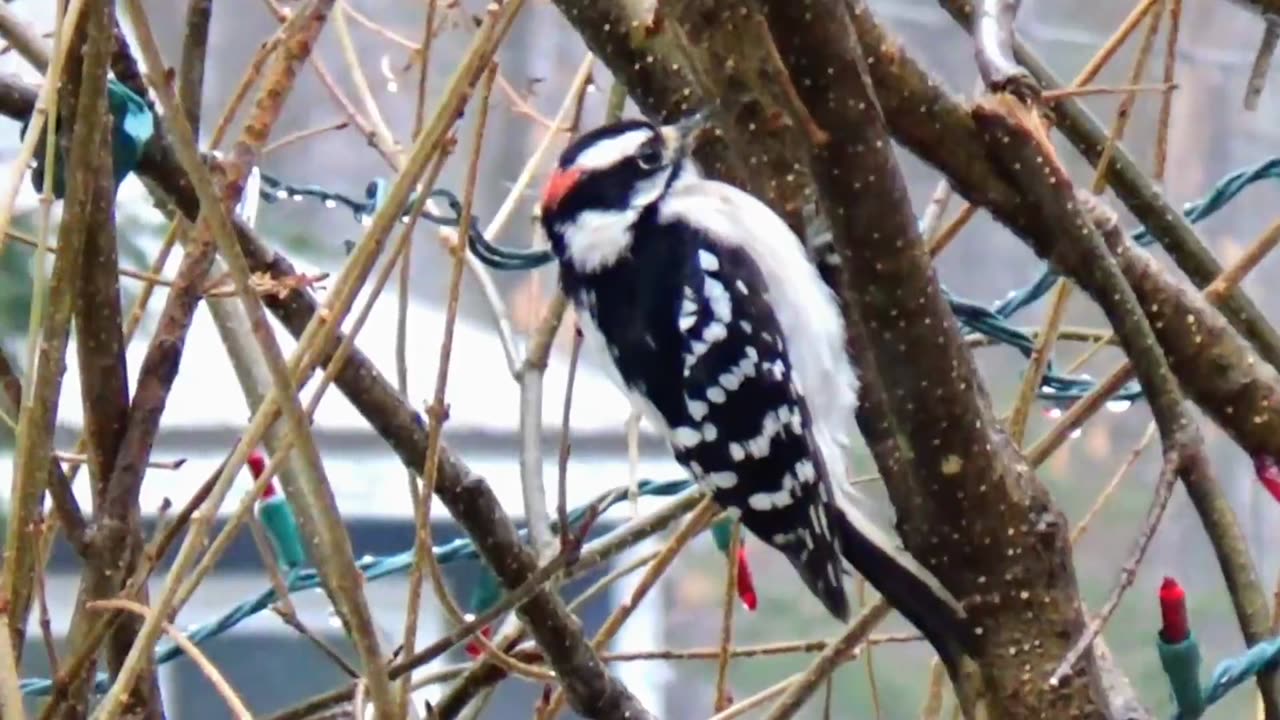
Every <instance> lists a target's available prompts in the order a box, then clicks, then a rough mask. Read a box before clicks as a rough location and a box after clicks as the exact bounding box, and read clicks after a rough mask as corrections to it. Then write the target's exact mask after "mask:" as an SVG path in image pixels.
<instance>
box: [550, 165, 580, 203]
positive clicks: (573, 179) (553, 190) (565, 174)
mask: <svg viewBox="0 0 1280 720" xmlns="http://www.w3.org/2000/svg"><path fill="white" fill-rule="evenodd" d="M581 177H582V170H579V169H578V168H568V169H561V168H556V169H555V170H554V171H552V173H551V178H550V179H549V180H547V187H546V188H545V189H543V191H542V212H544V213H546V212H548V211H550V210H555V209H556V205H559V204H560V201H561V200H563V199H564V196H565V195H568V194H569V191H570V190H572V189H573V186H574V185H577V184H578V180H579V178H581Z"/></svg>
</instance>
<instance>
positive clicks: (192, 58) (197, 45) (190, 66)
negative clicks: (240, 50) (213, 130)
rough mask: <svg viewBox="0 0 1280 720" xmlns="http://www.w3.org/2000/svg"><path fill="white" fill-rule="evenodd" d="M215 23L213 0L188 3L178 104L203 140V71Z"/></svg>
mask: <svg viewBox="0 0 1280 720" xmlns="http://www.w3.org/2000/svg"><path fill="white" fill-rule="evenodd" d="M212 20H213V0H187V20H186V26H187V31H186V33H184V34H183V36H182V60H181V61H180V62H179V65H178V102H179V104H181V105H182V110H183V112H185V113H186V114H187V125H190V126H191V134H192V135H194V136H196V137H197V138H198V137H200V112H201V106H202V104H203V102H204V71H205V63H206V59H207V56H208V54H209V26H210V25H211V24H212ZM263 152H266V151H265V150H264V151H263Z"/></svg>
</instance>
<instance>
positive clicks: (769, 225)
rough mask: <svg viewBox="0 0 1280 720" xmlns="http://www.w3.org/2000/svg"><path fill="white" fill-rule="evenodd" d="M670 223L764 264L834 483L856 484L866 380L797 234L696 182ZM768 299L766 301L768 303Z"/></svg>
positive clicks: (670, 202) (677, 189) (748, 199)
mask: <svg viewBox="0 0 1280 720" xmlns="http://www.w3.org/2000/svg"><path fill="white" fill-rule="evenodd" d="M662 214H663V217H664V218H666V219H670V220H680V221H681V222H684V223H687V224H689V225H691V226H693V227H695V228H700V229H702V230H703V231H704V232H703V236H704V237H705V238H707V242H710V243H713V244H714V245H716V246H717V247H720V248H723V249H724V250H726V251H734V250H736V251H738V252H743V253H745V254H747V255H748V256H749V257H752V258H756V260H757V261H758V263H757V264H758V266H759V274H760V277H761V279H762V281H763V286H764V288H765V291H766V292H765V293H763V294H761V295H759V297H760V298H761V299H762V303H764V304H767V305H769V306H771V307H772V311H773V312H774V314H775V317H776V319H777V323H778V326H779V329H780V330H781V332H782V334H783V336H784V337H785V339H786V343H787V345H788V347H789V355H790V358H791V362H792V371H793V373H794V377H795V380H796V384H797V385H799V387H800V389H801V392H802V393H803V394H804V395H806V396H807V397H808V400H809V409H810V411H811V412H812V413H813V418H814V433H815V437H816V439H817V440H818V442H819V443H820V445H821V446H822V448H823V455H824V458H825V460H826V462H827V465H828V468H829V469H830V471H831V476H832V477H833V478H836V479H838V480H839V481H841V482H842V483H843V482H845V481H847V480H848V479H849V460H850V441H851V439H852V438H853V437H856V435H857V428H856V425H855V422H854V413H855V411H856V410H857V404H858V397H857V392H858V379H857V375H856V374H855V373H854V369H853V365H852V364H851V363H850V361H849V355H848V350H847V348H846V347H845V337H846V336H845V327H844V318H843V317H842V316H841V314H840V307H839V304H838V303H837V302H836V299H835V295H834V293H832V291H831V289H830V288H829V287H827V285H826V283H824V282H823V281H822V278H821V276H819V275H818V271H817V268H815V267H814V265H813V263H812V262H811V261H810V260H809V257H808V255H807V254H806V252H805V249H804V245H803V243H801V241H800V239H799V238H797V237H796V234H795V233H794V232H792V231H791V228H790V227H788V226H787V224H786V223H785V222H783V221H782V219H781V218H780V217H778V215H777V214H776V213H774V212H773V211H772V210H770V209H769V207H768V206H767V205H765V204H764V203H762V202H761V201H760V200H758V199H757V198H756V197H755V196H753V195H751V194H750V193H747V192H744V191H743V190H740V189H738V188H736V187H734V186H732V185H729V184H727V183H722V182H718V181H715V180H708V179H704V178H696V179H693V180H690V181H687V182H679V183H676V184H675V186H674V187H673V188H672V190H671V192H670V194H669V195H668V196H667V198H666V199H665V201H664V203H663V206H662ZM766 297H767V298H768V299H767V300H765V298H766Z"/></svg>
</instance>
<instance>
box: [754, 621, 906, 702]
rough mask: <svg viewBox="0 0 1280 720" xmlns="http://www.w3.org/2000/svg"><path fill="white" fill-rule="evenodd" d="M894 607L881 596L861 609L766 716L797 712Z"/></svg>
mask: <svg viewBox="0 0 1280 720" xmlns="http://www.w3.org/2000/svg"><path fill="white" fill-rule="evenodd" d="M892 610H893V608H892V607H891V606H890V605H889V604H888V603H887V602H885V601H884V599H883V598H881V599H878V600H876V602H874V603H872V604H871V605H869V606H868V607H867V608H866V609H865V610H863V611H862V612H860V613H858V616H857V617H855V618H854V619H853V621H852V622H850V623H849V625H848V626H847V627H846V628H845V630H844V632H843V633H841V634H840V636H839V638H837V639H836V640H834V641H832V642H831V643H830V644H828V645H827V647H826V649H825V650H823V651H822V653H821V654H819V655H818V657H816V658H814V660H813V662H812V663H811V664H810V665H809V668H808V669H807V670H805V671H804V672H803V673H801V674H800V675H799V676H798V677H796V678H795V679H793V680H792V681H791V682H790V684H789V685H788V687H787V691H786V693H785V694H783V696H782V698H781V699H779V700H778V702H777V703H776V704H775V705H774V706H773V708H771V709H770V710H769V714H768V715H766V716H765V718H766V720H783V718H789V717H791V716H792V715H794V714H795V713H796V711H798V710H799V709H800V707H801V706H802V705H804V703H805V701H806V700H808V699H809V696H810V695H812V694H813V692H814V691H815V690H817V689H818V686H819V685H821V684H822V683H823V681H825V680H826V679H827V678H828V677H830V676H831V673H833V672H835V670H836V668H838V667H840V665H841V663H843V662H844V661H845V660H846V659H847V657H848V656H849V654H850V653H851V652H852V651H853V649H854V648H856V647H857V646H858V645H860V644H862V642H863V641H864V640H866V638H867V636H868V635H870V634H871V630H872V629H873V628H875V626H876V625H878V624H879V623H880V621H882V620H884V619H885V617H886V616H888V615H889V613H890V612H891V611H892Z"/></svg>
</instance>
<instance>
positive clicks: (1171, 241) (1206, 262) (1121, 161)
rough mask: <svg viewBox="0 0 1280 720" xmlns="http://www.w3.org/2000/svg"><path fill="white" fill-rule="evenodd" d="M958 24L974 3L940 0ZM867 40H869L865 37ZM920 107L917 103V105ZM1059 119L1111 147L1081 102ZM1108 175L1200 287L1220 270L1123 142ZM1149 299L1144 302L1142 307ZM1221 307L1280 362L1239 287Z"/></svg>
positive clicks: (1040, 72)
mask: <svg viewBox="0 0 1280 720" xmlns="http://www.w3.org/2000/svg"><path fill="white" fill-rule="evenodd" d="M939 2H940V4H941V5H942V6H943V9H945V10H946V11H947V12H948V13H950V14H951V16H952V17H953V18H954V19H955V21H956V22H957V23H959V24H960V25H961V26H963V27H965V28H966V29H971V27H972V22H973V4H972V2H970V0H939ZM863 41H864V42H865V39H863ZM1013 49H1014V55H1015V57H1016V58H1017V60H1018V62H1019V63H1021V65H1022V66H1023V67H1025V68H1026V69H1027V70H1028V71H1029V72H1030V73H1031V75H1032V76H1033V77H1034V78H1035V79H1036V81H1037V82H1038V83H1039V84H1040V87H1042V88H1043V89H1044V90H1045V91H1046V92H1048V91H1052V90H1057V89H1059V88H1061V87H1062V82H1061V81H1060V80H1058V78H1057V77H1056V76H1055V75H1054V74H1053V72H1051V71H1050V70H1049V68H1048V66H1046V65H1045V64H1044V63H1043V62H1042V61H1041V60H1040V58H1039V57H1038V56H1037V55H1036V54H1035V53H1034V52H1032V51H1031V50H1030V49H1029V48H1027V47H1026V46H1025V45H1024V44H1023V43H1022V42H1021V41H1019V40H1017V39H1016V38H1014V40H1013ZM917 107H919V106H917ZM1050 110H1051V111H1052V113H1053V117H1054V120H1055V124H1056V126H1057V128H1058V129H1059V130H1061V131H1062V134H1063V136H1065V137H1066V138H1067V139H1068V140H1070V141H1071V143H1072V144H1073V145H1074V146H1075V147H1076V149H1077V150H1078V151H1079V152H1080V153H1081V155H1083V156H1084V158H1085V159H1086V160H1088V161H1089V162H1090V163H1092V164H1095V165H1096V164H1097V163H1098V162H1099V161H1100V160H1101V158H1102V154H1103V152H1104V149H1105V148H1106V147H1107V144H1108V143H1107V131H1106V130H1105V129H1104V128H1103V127H1102V124H1101V123H1099V122H1098V120H1097V119H1096V118H1094V117H1093V114H1092V113H1090V112H1089V111H1088V109H1086V108H1085V107H1084V105H1083V104H1081V103H1080V101H1078V100H1076V99H1073V98H1061V99H1059V100H1058V101H1057V102H1054V103H1053V104H1052V106H1051V107H1050ZM1107 178H1108V180H1109V182H1110V184H1111V187H1112V189H1113V190H1114V191H1115V193H1116V197H1118V198H1120V200H1121V202H1123V203H1124V204H1125V206H1126V207H1127V208H1129V210H1130V211H1131V212H1132V213H1133V214H1134V216H1135V217H1137V218H1138V220H1139V221H1140V222H1142V224H1143V225H1144V226H1145V227H1146V228H1147V230H1148V231H1150V232H1151V234H1152V237H1154V238H1155V239H1156V240H1157V241H1158V242H1159V243H1160V245H1161V246H1162V247H1164V249H1165V251H1166V252H1168V253H1169V255H1170V256H1171V257H1172V258H1173V259H1174V261H1175V262H1176V263H1177V264H1178V267H1179V268H1181V269H1182V271H1183V272H1185V273H1186V274H1187V276H1188V277H1190V278H1191V280H1192V282H1194V283H1195V284H1196V286H1197V287H1204V286H1206V285H1208V284H1209V283H1210V282H1213V279H1214V278H1215V277H1217V276H1218V275H1219V274H1220V273H1221V272H1222V266H1221V264H1220V263H1219V262H1218V261H1217V259H1215V258H1214V257H1213V253H1212V252H1211V251H1210V250H1209V249H1208V247H1206V246H1205V244H1204V241H1202V240H1201V239H1200V238H1199V236H1198V235H1196V232H1195V230H1194V229H1192V227H1191V225H1190V223H1188V222H1187V220H1186V218H1184V217H1183V216H1182V213H1180V212H1178V210H1177V209H1176V208H1174V207H1172V206H1171V205H1169V203H1168V201H1167V200H1165V198H1164V196H1163V194H1162V193H1161V192H1160V189H1159V188H1158V187H1156V185H1155V183H1154V182H1152V181H1151V179H1150V178H1149V177H1148V176H1147V175H1146V174H1144V173H1143V172H1142V171H1141V170H1140V169H1139V168H1138V165H1137V163H1136V162H1135V161H1134V159H1133V157H1132V156H1131V155H1129V152H1128V151H1127V150H1125V148H1124V146H1123V145H1120V144H1117V145H1115V148H1114V150H1113V151H1112V153H1111V160H1110V165H1109V166H1108V168H1107ZM1148 305H1149V303H1147V302H1143V307H1147V306H1148ZM1222 307H1223V311H1224V312H1226V313H1227V316H1228V317H1229V318H1231V321H1232V324H1233V325H1235V326H1236V328H1237V329H1239V330H1240V332H1241V333H1242V334H1243V335H1244V336H1245V337H1247V338H1248V339H1249V341H1250V342H1251V343H1253V345H1254V346H1255V347H1256V348H1257V349H1258V353H1259V354H1260V355H1261V356H1262V357H1263V358H1264V359H1265V360H1266V361H1267V362H1269V363H1271V365H1273V366H1275V367H1280V333H1277V332H1276V329H1275V328H1274V327H1272V326H1271V325H1270V324H1269V323H1268V322H1267V319H1266V317H1265V316H1264V315H1263V314H1262V311H1260V310H1259V309H1258V308H1257V306H1256V305H1254V304H1253V302H1252V301H1251V300H1250V299H1249V298H1248V297H1247V296H1246V295H1245V293H1244V291H1243V290H1240V289H1238V288H1237V289H1236V290H1235V291H1233V292H1232V293H1231V294H1230V295H1229V296H1228V297H1227V298H1226V299H1225V300H1224V302H1223V305H1222Z"/></svg>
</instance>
